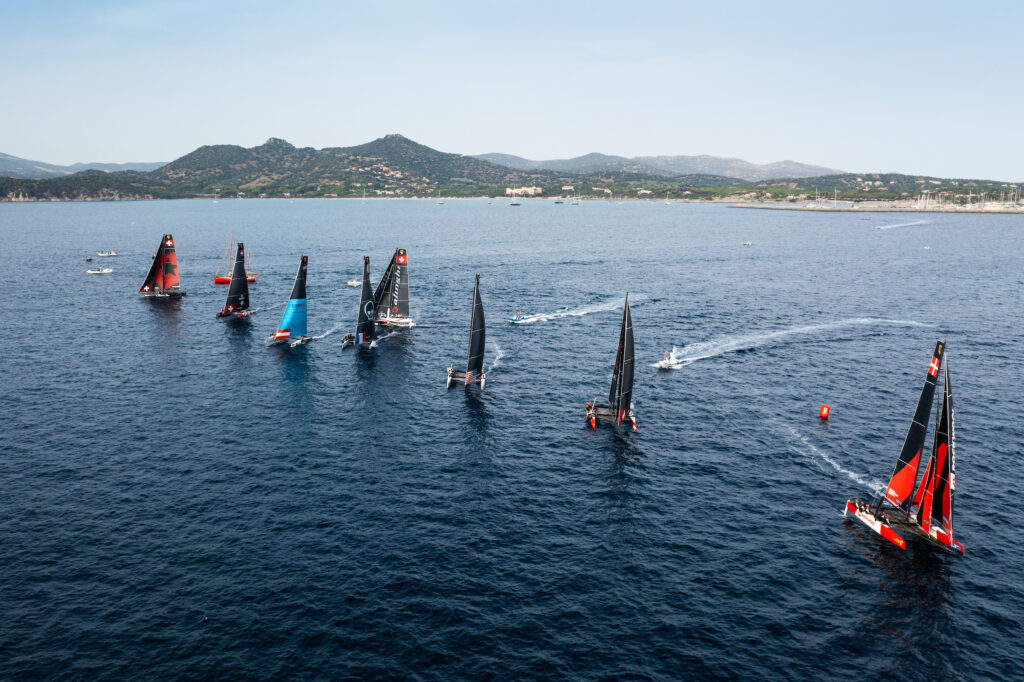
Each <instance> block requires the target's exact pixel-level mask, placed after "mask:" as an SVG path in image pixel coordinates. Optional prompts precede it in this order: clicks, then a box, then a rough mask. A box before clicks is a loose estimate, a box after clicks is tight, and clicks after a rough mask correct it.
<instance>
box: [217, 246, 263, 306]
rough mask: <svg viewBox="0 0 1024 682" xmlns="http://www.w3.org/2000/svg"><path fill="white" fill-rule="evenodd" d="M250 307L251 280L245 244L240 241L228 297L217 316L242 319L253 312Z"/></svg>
mask: <svg viewBox="0 0 1024 682" xmlns="http://www.w3.org/2000/svg"><path fill="white" fill-rule="evenodd" d="M253 312H255V311H253V310H250V309H249V281H248V277H247V275H246V272H245V244H243V243H242V242H238V251H237V253H236V254H235V265H234V267H233V268H232V269H231V284H230V285H229V286H228V298H227V300H226V301H225V302H224V307H223V308H222V309H221V311H220V312H219V313H217V317H230V318H232V319H236V320H240V319H242V318H243V317H248V316H249V315H252V314H253Z"/></svg>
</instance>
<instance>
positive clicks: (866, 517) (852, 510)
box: [843, 500, 907, 550]
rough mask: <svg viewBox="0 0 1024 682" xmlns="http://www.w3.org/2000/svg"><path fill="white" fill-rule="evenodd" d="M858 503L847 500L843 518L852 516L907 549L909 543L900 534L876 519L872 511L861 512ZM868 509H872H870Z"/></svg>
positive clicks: (901, 547)
mask: <svg viewBox="0 0 1024 682" xmlns="http://www.w3.org/2000/svg"><path fill="white" fill-rule="evenodd" d="M857 502H858V500H847V501H846V507H845V508H844V509H843V516H846V515H847V514H852V515H853V517H854V518H856V519H857V520H859V521H860V522H861V523H863V524H864V525H865V526H867V527H868V528H870V529H871V530H873V531H875V532H876V533H878V534H879V535H881V536H882V537H883V538H885V539H886V540H888V541H889V542H891V543H892V544H894V545H896V546H897V547H899V548H900V549H903V550H905V549H906V548H907V541H906V540H904V539H903V538H902V537H901V536H900V535H899V533H897V532H896V531H894V530H893V529H892V527H891V526H889V525H888V524H887V523H884V522H883V521H882V520H881V519H878V518H875V516H874V514H872V513H871V512H870V511H861V509H860V507H859V506H858V504H857ZM866 508H867V509H870V507H866Z"/></svg>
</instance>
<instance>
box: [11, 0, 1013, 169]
mask: <svg viewBox="0 0 1024 682" xmlns="http://www.w3.org/2000/svg"><path fill="white" fill-rule="evenodd" d="M0 16H2V20H0V55H2V59H0V152H3V153H7V154H12V155H14V156H20V157H23V158H28V159H33V160H38V161H45V162H49V163H59V164H69V163H74V162H79V161H82V162H126V161H136V162H140V161H170V160H173V159H175V158H177V157H180V156H182V155H184V154H187V153H188V152H190V151H192V150H193V149H195V148H196V147H199V146H201V145H204V144H239V145H242V146H246V147H252V146H255V145H258V144H262V143H263V142H264V141H265V140H266V139H267V138H269V137H279V138H284V139H286V140H288V141H289V142H291V143H292V144H294V145H296V146H301V147H305V146H309V147H316V148H322V147H342V146H351V145H356V144H362V143H364V142H368V141H370V140H373V139H375V138H378V137H382V136H383V135H386V134H389V133H400V134H402V135H405V136H406V137H408V138H411V139H413V140H416V141H417V142H420V143H423V144H425V145H428V146H430V147H433V148H435V149H439V150H441V151H445V152H453V153H460V154H481V153H485V152H504V153H509V154H516V155H518V156H523V157H526V158H531V159H556V158H570V157H574V156H579V155H582V154H586V153H589V152H603V153H606V154H617V155H622V156H646V155H675V154H711V155H714V156H729V157H739V158H743V159H746V160H748V161H752V162H755V163H768V162H771V161H780V160H783V159H793V160H796V161H802V162H805V163H813V164H818V165H822V166H827V167H830V168H837V169H841V170H846V171H852V172H902V173H910V174H925V175H934V176H940V177H961V178H962V177H971V178H984V179H995V180H1007V181H1012V182H1020V181H1024V130H1022V124H1024V87H1022V86H1021V71H1022V65H1024V39H1022V37H1024V28H1022V27H1024V3H1016V2H1001V3H996V2H991V3H985V2H979V3H962V2H961V3H953V2H945V1H933V2H917V1H914V0H906V1H892V0H889V1H887V2H873V1H864V2H841V1H833V2H830V3H821V2H784V1H781V0H780V1H779V2H763V1H761V2H745V1H743V0H733V1H732V2H714V3H710V2H695V3H690V2H683V1H681V0H680V1H677V2H644V1H643V0H637V1H633V2H624V1H622V0H619V1H618V2H615V3H602V2H598V1H595V0H591V1H590V2H550V1H549V2H532V1H529V0H524V1H519V0H517V1H516V2H510V3H490V2H480V0H475V1H474V2H443V1H438V2H401V1H398V0H393V1H386V2H369V1H367V0H362V1H360V2H345V1H341V0H336V1H326V0H325V1H320V0H316V1H312V0H311V1H308V2H304V1H302V0H295V1H294V2H291V3H285V2H279V1H278V2H265V1H263V0H244V1H241V0H202V1H200V0H152V1H139V2H124V1H115V0H92V1H89V2H80V1H74V2H69V1H63V0H33V1H31V2H25V1H23V0H0Z"/></svg>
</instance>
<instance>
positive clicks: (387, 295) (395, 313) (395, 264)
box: [373, 249, 413, 327]
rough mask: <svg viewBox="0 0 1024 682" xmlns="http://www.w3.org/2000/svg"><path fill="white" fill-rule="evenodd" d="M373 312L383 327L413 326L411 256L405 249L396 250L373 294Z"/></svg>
mask: <svg viewBox="0 0 1024 682" xmlns="http://www.w3.org/2000/svg"><path fill="white" fill-rule="evenodd" d="M373 310H374V313H375V315H376V321H377V324H379V325H381V326H382V327H411V326H413V323H412V318H410V317H409V255H408V254H407V253H406V252H405V249H395V255H393V256H392V257H391V262H390V263H388V268H387V270H385V271H384V276H383V277H381V278H380V283H379V284H378V285H377V290H376V291H374V292H373Z"/></svg>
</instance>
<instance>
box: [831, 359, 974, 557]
mask: <svg viewBox="0 0 1024 682" xmlns="http://www.w3.org/2000/svg"><path fill="white" fill-rule="evenodd" d="M945 350H946V344H945V342H943V341H938V342H937V343H936V344H935V352H934V353H933V354H932V359H931V362H930V363H929V364H928V371H927V374H926V376H925V381H924V387H923V388H922V389H921V396H920V398H918V401H917V408H916V409H915V411H914V417H913V419H912V420H911V422H910V428H909V429H908V430H907V437H906V439H905V440H904V441H903V447H902V448H901V450H900V454H899V457H898V458H897V459H896V465H895V466H894V467H893V472H892V475H891V476H890V477H889V482H888V484H887V485H886V487H885V490H884V491H883V493H882V495H881V496H880V498H879V500H878V502H877V503H876V504H874V505H873V506H872V505H868V504H866V503H864V502H862V501H860V500H847V502H846V507H845V508H844V511H843V513H844V514H847V513H849V514H852V515H853V516H854V518H857V519H859V520H860V521H862V522H863V523H864V524H865V525H866V526H868V527H869V528H871V529H872V530H874V531H875V532H876V533H878V534H879V535H881V536H882V537H883V538H885V539H886V540H888V541H889V542H891V543H893V544H894V545H896V546H897V547H899V548H900V549H905V548H906V541H905V540H904V538H903V537H902V536H901V535H900V534H899V533H898V532H897V530H901V531H907V532H910V533H912V534H914V535H917V536H919V537H922V538H924V539H925V540H928V541H930V542H932V543H933V544H937V545H939V546H941V547H943V548H944V549H947V550H949V551H952V552H956V553H959V554H963V553H964V546H963V544H962V543H960V542H958V541H957V540H955V539H954V537H953V499H954V493H955V488H956V447H955V445H956V443H955V435H954V423H953V392H952V388H951V386H950V379H949V362H948V360H947V361H946V362H945V364H943V359H944V357H943V356H944V354H945ZM940 372H942V378H943V379H942V384H943V387H942V401H941V406H940V407H939V408H938V415H937V419H936V425H935V434H934V439H933V442H932V449H931V454H930V455H929V456H928V458H927V461H926V462H925V466H924V469H923V471H924V474H923V476H921V478H920V480H918V473H919V472H920V471H921V464H922V456H923V451H924V446H925V438H926V435H927V430H928V420H929V418H930V416H931V411H932V404H933V402H934V398H935V388H936V386H937V384H938V377H939V373H940Z"/></svg>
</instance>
